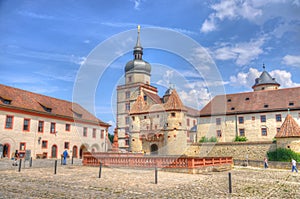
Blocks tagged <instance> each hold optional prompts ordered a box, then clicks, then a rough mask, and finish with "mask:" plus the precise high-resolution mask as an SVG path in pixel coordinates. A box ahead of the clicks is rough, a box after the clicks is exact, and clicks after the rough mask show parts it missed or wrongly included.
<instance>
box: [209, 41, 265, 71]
mask: <svg viewBox="0 0 300 199" xmlns="http://www.w3.org/2000/svg"><path fill="white" fill-rule="evenodd" d="M264 42H265V37H261V38H258V39H255V40H254V39H252V40H251V41H250V42H241V43H236V44H232V43H222V44H221V45H220V47H217V49H216V50H214V51H213V56H214V58H215V59H218V60H231V59H232V60H235V62H236V64H237V65H239V66H244V65H247V64H249V63H250V62H251V61H252V60H254V59H256V58H257V57H258V56H259V55H260V54H262V53H263V49H262V46H263V44H264Z"/></svg>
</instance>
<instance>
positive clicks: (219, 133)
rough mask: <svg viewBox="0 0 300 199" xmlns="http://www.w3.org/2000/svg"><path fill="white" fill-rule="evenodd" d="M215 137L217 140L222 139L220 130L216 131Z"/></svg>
mask: <svg viewBox="0 0 300 199" xmlns="http://www.w3.org/2000/svg"><path fill="white" fill-rule="evenodd" d="M216 135H217V137H218V138H221V137H222V130H216Z"/></svg>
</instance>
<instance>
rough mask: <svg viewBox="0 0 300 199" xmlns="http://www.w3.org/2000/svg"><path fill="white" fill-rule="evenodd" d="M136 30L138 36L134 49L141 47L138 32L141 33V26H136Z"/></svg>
mask: <svg viewBox="0 0 300 199" xmlns="http://www.w3.org/2000/svg"><path fill="white" fill-rule="evenodd" d="M137 29H138V31H137V32H138V36H137V40H136V44H135V46H136V47H138V46H139V47H141V41H140V32H141V26H140V25H138V26H137Z"/></svg>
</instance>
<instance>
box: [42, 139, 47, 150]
mask: <svg viewBox="0 0 300 199" xmlns="http://www.w3.org/2000/svg"><path fill="white" fill-rule="evenodd" d="M44 143H46V146H45V147H44ZM41 147H42V149H48V140H42V145H41Z"/></svg>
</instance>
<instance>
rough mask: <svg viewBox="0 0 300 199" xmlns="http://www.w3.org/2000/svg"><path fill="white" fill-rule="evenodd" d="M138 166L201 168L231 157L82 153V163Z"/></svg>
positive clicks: (230, 162) (229, 162)
mask: <svg viewBox="0 0 300 199" xmlns="http://www.w3.org/2000/svg"><path fill="white" fill-rule="evenodd" d="M100 162H101V163H102V165H103V166H111V167H139V168H154V167H157V168H185V169H193V168H201V167H205V166H216V165H224V164H230V165H232V164H233V159H232V157H187V156H179V157H177V156H144V155H143V154H141V153H90V152H84V153H83V165H85V166H99V165H100Z"/></svg>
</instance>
